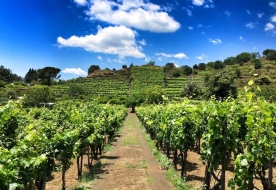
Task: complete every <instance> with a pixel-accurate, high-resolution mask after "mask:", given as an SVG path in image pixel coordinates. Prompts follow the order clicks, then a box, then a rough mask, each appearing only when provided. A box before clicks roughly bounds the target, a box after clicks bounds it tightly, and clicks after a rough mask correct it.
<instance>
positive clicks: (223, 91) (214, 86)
mask: <svg viewBox="0 0 276 190" xmlns="http://www.w3.org/2000/svg"><path fill="white" fill-rule="evenodd" d="M235 78H236V74H235V73H234V72H231V71H228V70H222V71H219V72H214V73H213V74H211V75H209V77H208V78H207V79H206V82H205V84H204V86H205V92H204V95H205V97H206V98H210V97H211V96H215V98H217V99H220V98H221V99H226V98H227V97H229V96H231V97H234V98H236V97H237V87H236V86H234V80H235Z"/></svg>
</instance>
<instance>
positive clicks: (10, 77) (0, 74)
mask: <svg viewBox="0 0 276 190" xmlns="http://www.w3.org/2000/svg"><path fill="white" fill-rule="evenodd" d="M0 80H1V81H4V82H7V83H12V82H14V81H22V80H23V79H22V77H20V76H18V75H17V74H13V73H12V71H11V70H10V69H8V68H5V67H4V66H3V65H1V66H0Z"/></svg>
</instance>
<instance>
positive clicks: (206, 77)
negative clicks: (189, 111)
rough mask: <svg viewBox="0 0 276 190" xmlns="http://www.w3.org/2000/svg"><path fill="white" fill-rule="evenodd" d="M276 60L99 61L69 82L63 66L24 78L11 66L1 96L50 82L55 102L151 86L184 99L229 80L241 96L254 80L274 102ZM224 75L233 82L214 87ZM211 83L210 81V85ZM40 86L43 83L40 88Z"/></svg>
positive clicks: (273, 55)
mask: <svg viewBox="0 0 276 190" xmlns="http://www.w3.org/2000/svg"><path fill="white" fill-rule="evenodd" d="M275 60H276V51H275V50H272V49H267V50H264V51H263V56H260V54H259V53H249V52H242V53H240V54H238V55H237V56H235V57H234V56H232V57H228V58H226V59H225V60H223V61H220V60H217V61H214V62H208V63H198V64H195V65H193V66H192V67H190V66H188V65H184V66H181V67H177V66H176V65H175V64H174V63H167V64H166V65H165V66H163V67H161V66H156V65H155V62H153V61H151V62H149V63H148V64H146V65H143V66H134V65H133V64H131V65H130V66H129V67H128V66H127V65H123V66H122V69H120V70H115V69H113V70H110V69H108V68H106V69H101V68H100V67H99V66H97V65H91V66H90V67H89V68H88V73H89V74H88V76H87V77H80V78H76V79H70V80H67V81H64V80H60V79H59V77H60V75H58V74H59V72H60V69H58V68H53V67H45V68H42V69H38V70H34V69H30V70H29V71H28V73H26V75H25V78H24V80H23V78H22V77H19V76H17V75H15V74H12V71H11V70H9V69H6V68H4V67H3V66H1V69H0V79H1V80H0V87H1V97H0V99H1V101H5V100H8V98H17V97H18V96H22V95H24V94H26V93H28V92H29V89H30V88H34V87H35V89H39V88H40V89H46V86H44V87H43V85H48V86H49V93H50V94H52V95H53V96H54V97H55V100H64V99H72V98H73V99H75V98H80V99H93V98H99V100H100V102H110V103H123V104H127V102H128V101H129V97H130V96H131V95H132V94H133V93H135V94H137V93H138V94H139V93H144V92H145V90H146V89H148V88H153V87H154V86H158V87H160V88H161V89H164V90H163V92H165V93H164V95H166V96H167V97H168V98H169V99H174V100H179V99H180V98H181V97H185V96H186V97H189V98H193V99H202V98H209V97H210V96H211V95H215V94H216V93H217V92H215V91H223V90H225V89H224V87H225V85H226V84H229V85H230V86H232V87H234V88H237V89H238V94H239V92H241V91H242V89H243V87H244V86H246V85H247V83H248V81H249V80H251V79H252V78H253V79H254V81H255V84H257V85H260V86H261V89H262V92H261V94H262V95H264V96H265V97H266V98H267V99H270V100H272V101H274V99H275V98H274V94H275V93H274V92H276V87H275V82H276V61H275ZM223 71H225V72H223ZM221 73H231V75H232V76H231V77H230V78H231V80H230V78H229V77H228V79H227V78H225V79H223V80H224V82H222V83H221V84H220V87H219V85H218V84H214V82H215V81H213V82H211V86H210V80H211V79H212V76H217V79H216V80H219V79H220V81H222V78H223V77H224V75H221ZM212 80H214V79H212ZM229 80H230V81H229ZM208 83H209V85H207V84H208ZM28 84H29V86H31V87H29V86H28ZM39 85H42V86H41V87H39ZM212 85H213V86H212ZM42 87H43V88H42ZM207 87H208V88H207ZM222 87H223V88H222ZM232 87H231V88H232ZM227 88H228V87H227ZM229 88H230V87H229ZM214 90H215V91H214ZM226 91H227V90H226ZM233 92H234V91H233V90H232V91H231V93H232V94H231V93H230V94H231V95H232V96H234V97H235V96H236V93H234V94H233ZM32 93H33V91H32ZM39 93H40V94H41V92H37V94H39ZM223 93H224V92H223ZM226 94H229V93H226ZM52 95H51V96H52ZM142 96H145V95H142ZM215 96H217V95H215ZM51 100H52V98H51Z"/></svg>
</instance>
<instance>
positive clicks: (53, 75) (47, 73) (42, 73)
mask: <svg viewBox="0 0 276 190" xmlns="http://www.w3.org/2000/svg"><path fill="white" fill-rule="evenodd" d="M59 72H60V69H59V68H55V67H44V68H43V69H38V70H37V77H38V79H40V80H42V81H44V82H45V84H46V85H48V86H50V85H51V80H52V79H59V78H60V75H58V73H59Z"/></svg>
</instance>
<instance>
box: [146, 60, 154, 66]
mask: <svg viewBox="0 0 276 190" xmlns="http://www.w3.org/2000/svg"><path fill="white" fill-rule="evenodd" d="M154 65H155V62H154V61H150V62H148V63H147V64H146V65H145V66H154Z"/></svg>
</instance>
